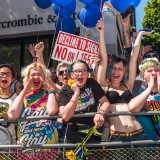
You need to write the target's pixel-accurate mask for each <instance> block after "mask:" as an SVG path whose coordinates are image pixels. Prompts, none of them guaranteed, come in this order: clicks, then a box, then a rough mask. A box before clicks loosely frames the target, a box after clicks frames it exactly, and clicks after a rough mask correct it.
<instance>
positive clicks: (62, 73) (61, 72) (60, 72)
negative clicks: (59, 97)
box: [58, 70, 68, 76]
mask: <svg viewBox="0 0 160 160" xmlns="http://www.w3.org/2000/svg"><path fill="white" fill-rule="evenodd" d="M58 73H59V76H63V75H64V73H66V74H67V75H68V73H67V72H66V70H64V71H59V72H58Z"/></svg>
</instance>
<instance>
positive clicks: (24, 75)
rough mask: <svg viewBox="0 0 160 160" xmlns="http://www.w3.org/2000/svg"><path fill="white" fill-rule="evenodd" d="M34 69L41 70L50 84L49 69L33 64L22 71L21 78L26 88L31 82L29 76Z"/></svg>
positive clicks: (39, 64)
mask: <svg viewBox="0 0 160 160" xmlns="http://www.w3.org/2000/svg"><path fill="white" fill-rule="evenodd" d="M32 68H41V69H42V71H43V73H44V80H45V81H47V82H49V78H50V76H51V73H50V71H49V69H47V68H46V67H45V66H44V65H43V64H42V63H31V64H29V65H28V66H26V67H25V68H23V69H22V71H21V76H22V78H23V85H24V86H25V85H26V84H27V82H28V81H29V74H30V70H31V69H32Z"/></svg>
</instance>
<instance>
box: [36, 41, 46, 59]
mask: <svg viewBox="0 0 160 160" xmlns="http://www.w3.org/2000/svg"><path fill="white" fill-rule="evenodd" d="M43 50H44V43H43V42H39V43H38V44H37V45H36V46H35V51H36V54H37V57H41V56H42V55H43Z"/></svg>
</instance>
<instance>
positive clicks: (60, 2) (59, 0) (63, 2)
mask: <svg viewBox="0 0 160 160" xmlns="http://www.w3.org/2000/svg"><path fill="white" fill-rule="evenodd" d="M50 1H51V2H52V3H53V4H56V5H61V6H65V5H67V4H69V3H71V1H72V0H50Z"/></svg>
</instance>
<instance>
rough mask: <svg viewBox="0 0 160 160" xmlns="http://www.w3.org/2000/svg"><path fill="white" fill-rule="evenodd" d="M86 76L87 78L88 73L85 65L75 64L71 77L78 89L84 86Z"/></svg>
mask: <svg viewBox="0 0 160 160" xmlns="http://www.w3.org/2000/svg"><path fill="white" fill-rule="evenodd" d="M88 76H89V73H88V71H87V68H86V65H85V64H83V63H76V64H75V65H74V66H73V70H72V72H71V77H72V78H73V79H74V80H75V83H77V85H78V86H79V87H83V86H84V85H85V83H86V81H87V78H88Z"/></svg>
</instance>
